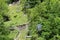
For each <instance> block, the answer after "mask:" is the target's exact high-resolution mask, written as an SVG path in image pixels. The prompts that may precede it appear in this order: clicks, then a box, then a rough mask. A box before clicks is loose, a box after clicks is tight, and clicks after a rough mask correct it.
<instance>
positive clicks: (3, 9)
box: [0, 0, 11, 40]
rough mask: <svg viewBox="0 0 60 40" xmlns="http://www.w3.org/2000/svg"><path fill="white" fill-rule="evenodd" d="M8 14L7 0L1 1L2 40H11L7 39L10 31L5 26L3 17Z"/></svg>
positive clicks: (0, 33) (0, 35)
mask: <svg viewBox="0 0 60 40" xmlns="http://www.w3.org/2000/svg"><path fill="white" fill-rule="evenodd" d="M6 13H7V4H6V0H0V40H11V39H10V38H8V37H7V35H8V34H9V30H8V29H7V28H6V27H5V26H4V20H3V15H4V14H6Z"/></svg>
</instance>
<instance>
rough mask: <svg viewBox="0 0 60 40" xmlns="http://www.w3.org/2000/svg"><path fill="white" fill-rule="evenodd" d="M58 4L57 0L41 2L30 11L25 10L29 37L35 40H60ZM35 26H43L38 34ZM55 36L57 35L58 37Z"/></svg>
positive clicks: (59, 8)
mask: <svg viewBox="0 0 60 40" xmlns="http://www.w3.org/2000/svg"><path fill="white" fill-rule="evenodd" d="M59 4H60V1H59V0H43V2H41V3H38V4H37V5H35V6H34V7H33V8H32V9H30V8H29V9H27V10H28V11H27V15H28V18H29V21H30V27H29V29H30V31H31V35H32V36H33V37H35V38H36V40H40V39H41V40H60V39H59V38H60V37H59V36H60V32H59V31H60V16H59V14H60V11H59V10H60V5H59ZM32 5H34V4H32ZM37 24H42V25H43V26H42V30H41V31H40V32H38V31H37V30H36V25H37ZM34 35H36V36H34ZM56 35H58V37H57V36H56ZM32 40H33V39H32Z"/></svg>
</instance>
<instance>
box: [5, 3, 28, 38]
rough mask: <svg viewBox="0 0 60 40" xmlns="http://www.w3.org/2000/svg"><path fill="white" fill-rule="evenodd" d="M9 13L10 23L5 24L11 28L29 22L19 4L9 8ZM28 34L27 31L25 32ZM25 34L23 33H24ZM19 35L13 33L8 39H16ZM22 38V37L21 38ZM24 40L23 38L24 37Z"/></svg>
mask: <svg viewBox="0 0 60 40" xmlns="http://www.w3.org/2000/svg"><path fill="white" fill-rule="evenodd" d="M8 8H9V12H8V13H7V15H8V16H9V17H10V18H9V19H10V21H7V22H5V23H4V24H5V26H6V27H9V26H13V25H14V26H16V25H20V24H24V23H26V22H27V16H26V15H24V14H23V12H22V11H21V10H22V7H21V5H20V4H19V5H18V4H14V5H12V6H9V7H8ZM25 32H26V31H25ZM22 33H23V31H22ZM16 34H17V31H16V30H15V31H12V32H11V33H10V34H9V35H8V37H9V38H14V37H15V36H16ZM24 35H25V34H21V36H24ZM20 38H21V37H20ZM22 39H23V37H22Z"/></svg>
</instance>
